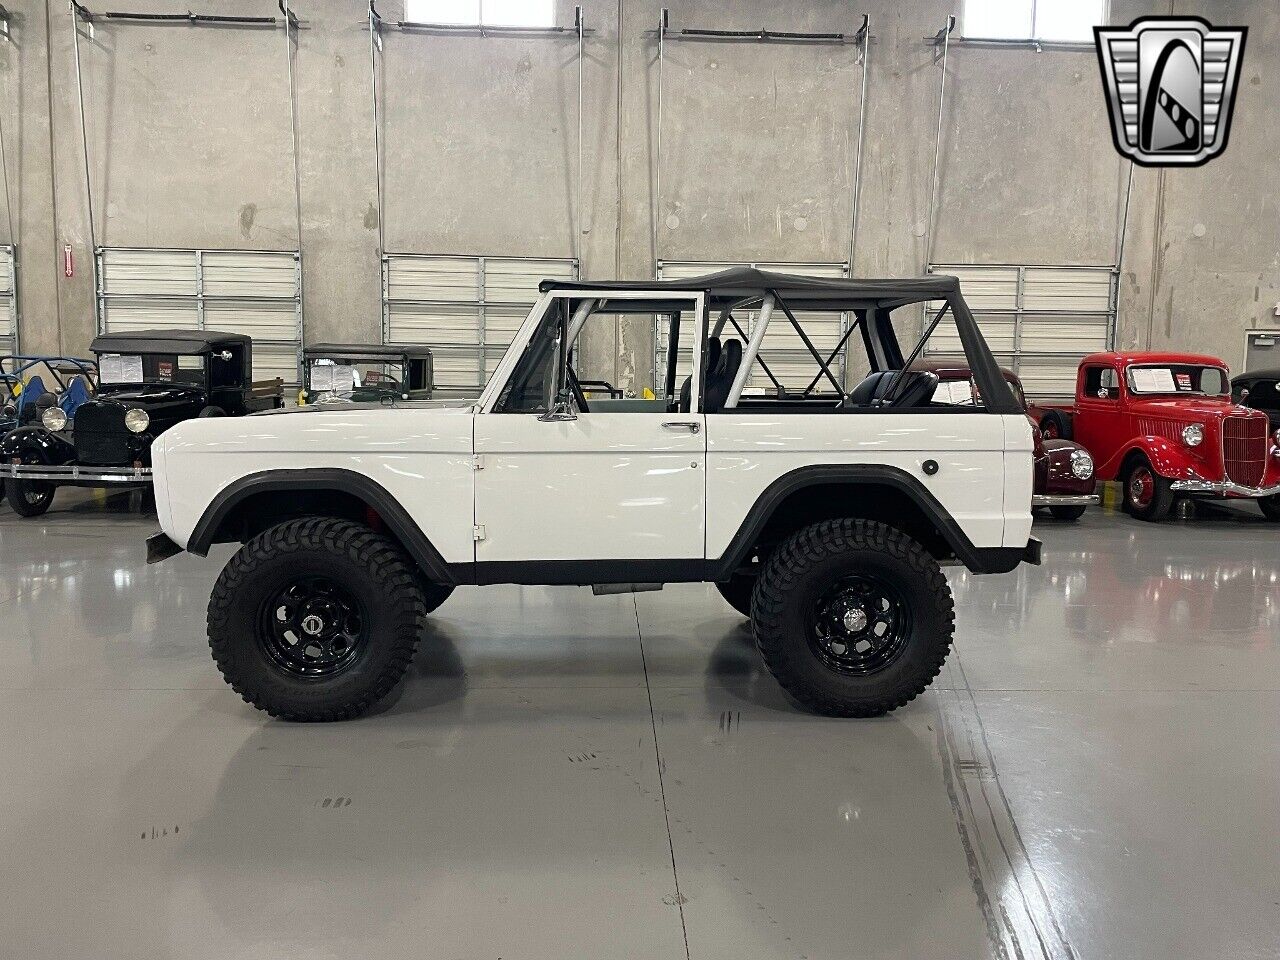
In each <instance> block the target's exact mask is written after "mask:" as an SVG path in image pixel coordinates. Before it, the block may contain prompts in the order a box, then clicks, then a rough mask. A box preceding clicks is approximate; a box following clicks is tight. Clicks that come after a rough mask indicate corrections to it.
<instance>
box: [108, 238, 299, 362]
mask: <svg viewBox="0 0 1280 960" xmlns="http://www.w3.org/2000/svg"><path fill="white" fill-rule="evenodd" d="M299 279H300V271H299V258H298V254H297V253H296V252H294V251H292V250H168V249H141V248H136V247H104V248H103V249H101V250H100V251H99V252H98V329H99V330H101V331H102V332H104V333H111V332H116V331H122V330H145V329H148V328H155V327H182V328H186V329H192V328H194V329H198V330H204V329H208V330H221V331H225V332H227V333H243V334H247V335H249V336H251V337H253V375H254V378H255V379H258V380H264V379H269V378H272V377H280V378H282V379H283V380H284V381H285V382H286V383H297V381H298V348H299V341H300V339H301V335H302V291H301V286H300V282H299Z"/></svg>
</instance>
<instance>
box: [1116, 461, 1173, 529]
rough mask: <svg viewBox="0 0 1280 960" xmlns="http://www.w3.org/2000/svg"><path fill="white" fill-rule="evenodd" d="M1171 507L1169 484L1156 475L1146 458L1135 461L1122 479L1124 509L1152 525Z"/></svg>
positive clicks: (1162, 517) (1171, 498) (1165, 514)
mask: <svg viewBox="0 0 1280 960" xmlns="http://www.w3.org/2000/svg"><path fill="white" fill-rule="evenodd" d="M1172 507H1173V490H1172V489H1171V487H1170V483H1169V481H1168V480H1166V479H1165V478H1164V477H1162V476H1160V474H1158V473H1156V472H1155V470H1154V469H1153V468H1152V466H1151V464H1150V462H1149V461H1148V460H1147V458H1146V457H1142V458H1141V459H1138V460H1135V461H1134V463H1133V465H1132V466H1130V467H1129V471H1128V473H1126V474H1125V478H1124V508H1125V510H1126V511H1128V512H1129V513H1130V514H1131V515H1132V516H1134V517H1136V518H1137V519H1139V520H1146V521H1148V522H1152V523H1154V522H1155V521H1158V520H1163V519H1164V518H1165V517H1166V516H1168V515H1169V510H1170V509H1172Z"/></svg>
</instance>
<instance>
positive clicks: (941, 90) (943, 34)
mask: <svg viewBox="0 0 1280 960" xmlns="http://www.w3.org/2000/svg"><path fill="white" fill-rule="evenodd" d="M955 28H956V18H955V17H954V16H950V17H947V22H946V25H945V26H943V28H942V29H941V30H939V31H938V32H937V34H936V35H935V36H934V38H933V42H934V44H941V45H942V56H941V57H940V58H935V62H936V60H938V59H940V60H941V62H942V78H941V80H940V81H939V84H938V127H937V130H936V131H935V132H934V138H933V172H932V174H931V176H930V178H929V219H928V220H927V221H926V223H925V241H924V269H925V270H928V268H929V264H930V263H932V262H933V234H934V230H933V218H934V208H935V204H936V203H937V196H938V160H939V158H940V157H941V155H942V119H943V113H942V111H943V107H944V106H945V104H946V100H947V53H948V50H949V49H950V46H951V31H953V30H955Z"/></svg>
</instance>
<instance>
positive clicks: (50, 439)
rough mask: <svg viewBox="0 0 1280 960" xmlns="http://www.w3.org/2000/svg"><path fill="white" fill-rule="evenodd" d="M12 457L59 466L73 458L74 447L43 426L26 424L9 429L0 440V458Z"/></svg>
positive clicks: (26, 461) (25, 461)
mask: <svg viewBox="0 0 1280 960" xmlns="http://www.w3.org/2000/svg"><path fill="white" fill-rule="evenodd" d="M14 457H17V458H18V459H20V460H21V461H22V462H23V463H33V462H34V463H41V464H44V465H45V466H49V467H61V466H65V465H66V464H68V463H71V462H72V461H73V460H75V458H76V448H75V447H74V446H72V445H71V443H69V442H68V441H66V440H64V439H62V438H61V437H59V436H57V435H56V434H53V433H50V432H49V431H48V430H46V429H45V428H44V427H41V426H35V425H28V426H25V427H18V428H17V429H16V430H12V431H10V432H9V433H7V434H6V435H5V436H4V439H3V440H0V458H3V459H4V460H5V461H12V460H13V458H14Z"/></svg>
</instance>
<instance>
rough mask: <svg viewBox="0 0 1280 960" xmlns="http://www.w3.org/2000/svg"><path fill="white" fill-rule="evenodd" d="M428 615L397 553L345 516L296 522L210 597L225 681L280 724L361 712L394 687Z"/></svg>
mask: <svg viewBox="0 0 1280 960" xmlns="http://www.w3.org/2000/svg"><path fill="white" fill-rule="evenodd" d="M425 616H426V610H425V606H424V603H423V597H422V590H421V588H420V587H419V584H418V579H417V575H416V571H415V570H414V569H413V568H412V567H411V566H410V564H409V562H408V561H407V560H406V559H405V557H404V555H403V554H402V553H401V552H400V550H399V548H398V547H397V546H396V544H395V543H393V542H392V541H391V540H389V539H388V538H387V537H384V536H382V535H381V534H378V533H375V532H374V531H372V530H370V529H369V528H368V527H365V526H362V525H360V524H356V523H352V522H350V521H347V520H337V519H333V518H327V517H308V518H304V519H301V520H291V521H289V522H288V523H282V524H280V525H279V526H276V527H272V528H271V529H270V530H267V531H265V532H264V533H261V534H259V535H258V536H256V537H254V538H253V539H252V540H250V541H249V542H248V543H246V544H245V545H244V546H243V547H241V548H240V550H239V552H238V553H236V555H235V556H234V557H232V558H231V561H230V562H229V563H228V564H227V566H226V567H225V568H224V569H223V571H222V574H221V575H220V576H219V577H218V581H217V583H216V584H214V588H213V595H212V596H211V597H210V598H209V647H210V649H211V650H212V651H213V659H214V661H215V662H216V663H217V664H218V669H219V670H220V671H221V672H222V675H223V677H224V678H225V679H226V681H227V683H229V684H231V687H232V689H233V690H235V691H236V693H238V694H240V696H241V697H243V698H244V699H245V700H246V701H247V702H248V703H251V704H253V706H255V707H257V708H258V709H259V710H265V711H266V712H267V713H269V714H271V715H272V716H273V717H280V718H282V719H285V720H345V719H348V718H350V717H355V716H359V715H360V714H361V713H364V712H365V711H366V710H368V709H369V707H371V706H372V705H373V704H375V703H377V702H378V701H379V700H381V699H382V698H383V697H384V696H386V695H387V693H388V692H389V691H390V690H391V688H392V687H393V686H395V684H396V682H397V681H398V680H399V679H400V677H401V676H403V674H404V672H405V670H406V669H407V668H408V666H409V662H410V660H412V659H413V654H414V651H415V649H416V648H417V645H418V636H419V634H420V632H421V630H422V624H423V618H424V617H425Z"/></svg>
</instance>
